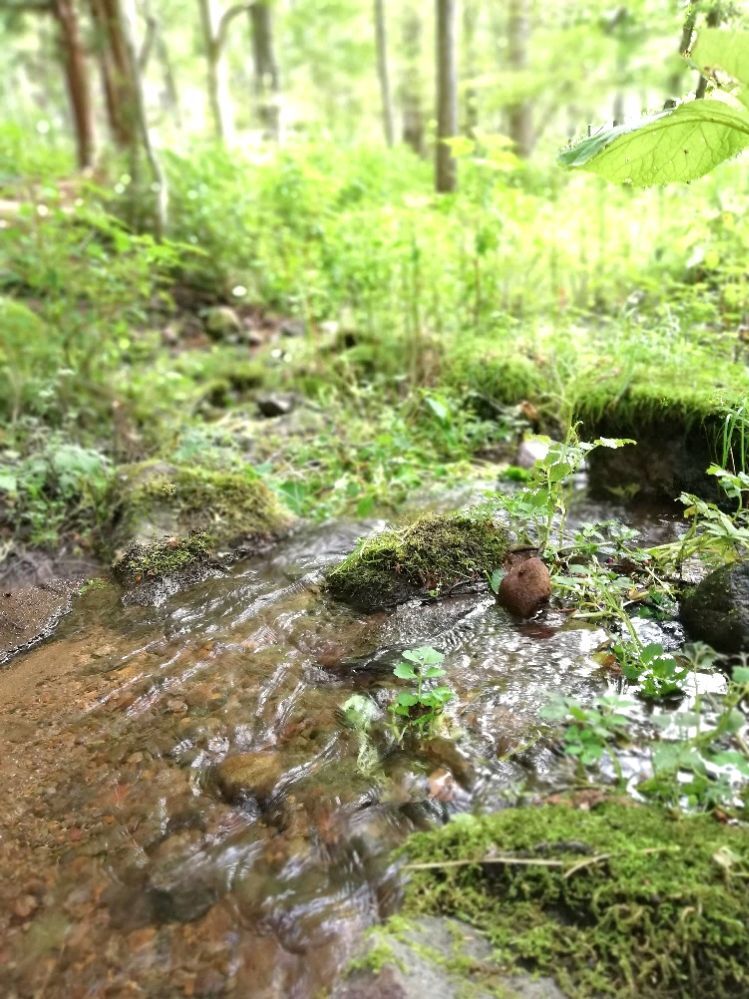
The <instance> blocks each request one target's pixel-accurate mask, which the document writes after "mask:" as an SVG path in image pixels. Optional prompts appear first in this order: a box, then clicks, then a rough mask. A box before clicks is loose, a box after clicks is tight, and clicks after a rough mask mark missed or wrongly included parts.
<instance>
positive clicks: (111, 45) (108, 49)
mask: <svg viewBox="0 0 749 999" xmlns="http://www.w3.org/2000/svg"><path fill="white" fill-rule="evenodd" d="M90 9H91V17H92V21H93V23H94V27H95V29H96V50H97V56H98V59H99V70H100V73H101V81H102V89H103V91H104V101H105V104H106V108H107V119H108V121H109V130H110V132H111V134H112V138H113V140H114V142H115V145H117V146H118V148H120V149H123V150H128V151H130V152H131V154H133V155H135V151H136V150H137V146H138V122H137V94H136V81H135V80H134V78H133V68H132V67H131V65H130V58H129V55H128V49H127V41H126V36H125V26H124V23H123V13H122V9H121V7H120V0H90Z"/></svg>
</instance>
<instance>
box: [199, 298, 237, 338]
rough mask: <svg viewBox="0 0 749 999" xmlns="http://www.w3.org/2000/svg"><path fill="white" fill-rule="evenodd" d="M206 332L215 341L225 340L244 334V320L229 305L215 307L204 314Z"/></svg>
mask: <svg viewBox="0 0 749 999" xmlns="http://www.w3.org/2000/svg"><path fill="white" fill-rule="evenodd" d="M203 323H204V325H205V329H206V332H207V333H208V334H209V335H210V336H211V337H213V339H214V340H224V339H226V338H228V337H232V336H237V335H239V334H240V333H241V332H242V320H241V318H240V316H239V313H238V312H237V311H236V309H232V308H231V306H229V305H214V306H212V307H211V308H210V309H206V310H205V312H204V313H203Z"/></svg>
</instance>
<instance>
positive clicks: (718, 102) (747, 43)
mask: <svg viewBox="0 0 749 999" xmlns="http://www.w3.org/2000/svg"><path fill="white" fill-rule="evenodd" d="M689 57H690V60H691V61H692V62H693V63H694V64H695V65H696V66H697V67H698V68H699V69H700V70H701V71H702V73H703V74H704V75H706V76H709V77H710V78H712V79H713V80H714V81H715V82H716V84H717V86H716V91H715V96H714V97H712V98H706V99H699V100H692V101H687V102H685V103H683V104H679V105H678V106H677V107H675V108H671V109H668V110H666V111H662V112H661V113H660V114H656V115H653V116H652V117H649V118H645V119H643V120H642V121H640V122H637V123H636V124H635V125H620V126H618V127H616V128H611V129H606V130H604V131H601V132H599V133H598V134H597V135H594V136H592V137H591V138H589V139H585V140H583V141H582V142H580V143H579V144H578V145H576V146H574V147H573V148H572V149H570V150H568V151H566V152H564V153H563V154H562V155H561V157H560V159H561V162H562V163H563V164H564V165H565V166H569V167H582V168H583V169H585V170H591V171H593V172H594V173H598V174H601V176H603V177H605V178H606V179H607V180H611V181H615V182H617V183H626V184H631V185H633V186H638V187H644V186H647V185H651V184H666V183H669V182H671V181H690V180H696V179H697V178H698V177H702V176H703V175H704V174H706V173H709V172H710V171H711V170H713V169H714V168H715V167H716V166H717V165H718V164H719V163H722V162H723V161H724V160H727V159H730V158H731V157H733V156H736V155H737V154H738V153H740V152H741V151H742V150H743V149H745V148H746V147H747V146H749V32H746V31H730V32H729V31H720V30H717V29H714V28H705V29H704V30H703V31H700V33H699V36H698V38H697V42H696V44H695V45H694V46H693V48H692V51H691V53H690V54H689ZM720 71H723V72H725V73H727V74H728V76H730V77H732V82H731V84H730V87H729V89H722V88H721V84H719V83H717V74H719V73H720Z"/></svg>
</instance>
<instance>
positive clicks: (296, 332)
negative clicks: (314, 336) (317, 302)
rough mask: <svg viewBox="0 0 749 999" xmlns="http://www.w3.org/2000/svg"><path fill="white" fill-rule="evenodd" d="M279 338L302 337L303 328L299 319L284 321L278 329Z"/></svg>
mask: <svg viewBox="0 0 749 999" xmlns="http://www.w3.org/2000/svg"><path fill="white" fill-rule="evenodd" d="M278 331H279V333H280V334H281V336H289V337H292V336H304V331H305V326H304V323H303V321H302V320H301V319H286V320H284V322H282V323H281V325H280V326H279V327H278Z"/></svg>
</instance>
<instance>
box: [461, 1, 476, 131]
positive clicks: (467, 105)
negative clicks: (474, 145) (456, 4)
mask: <svg viewBox="0 0 749 999" xmlns="http://www.w3.org/2000/svg"><path fill="white" fill-rule="evenodd" d="M478 15H479V12H478V8H477V6H476V4H475V3H474V2H473V0H463V78H464V80H466V81H467V82H466V83H464V90H463V121H464V122H465V132H466V135H470V136H471V137H473V136H474V134H475V132H476V128H477V127H478V123H479V121H478V94H477V93H476V88H475V86H474V85H473V80H474V77H475V76H476V28H477V26H478V20H479V17H478Z"/></svg>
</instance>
